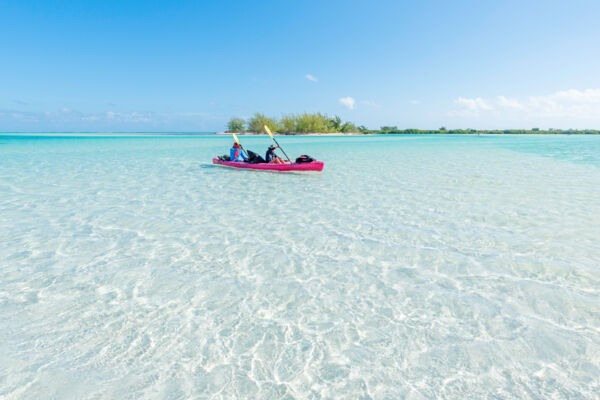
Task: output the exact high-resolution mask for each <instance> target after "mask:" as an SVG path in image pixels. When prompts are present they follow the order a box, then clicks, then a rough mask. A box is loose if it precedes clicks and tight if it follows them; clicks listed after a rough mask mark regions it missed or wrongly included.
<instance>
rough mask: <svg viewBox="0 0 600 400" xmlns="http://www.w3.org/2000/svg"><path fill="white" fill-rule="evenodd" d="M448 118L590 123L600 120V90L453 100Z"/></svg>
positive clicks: (566, 123)
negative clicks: (452, 107) (453, 105)
mask: <svg viewBox="0 0 600 400" xmlns="http://www.w3.org/2000/svg"><path fill="white" fill-rule="evenodd" d="M454 104H455V106H456V108H455V109H454V110H451V111H450V112H449V113H448V116H451V117H459V118H460V117H465V118H469V117H470V118H479V119H480V121H483V120H484V118H485V119H486V120H488V121H499V122H502V123H506V122H507V121H510V122H511V123H534V124H538V125H539V124H540V123H544V122H547V123H551V124H553V125H556V124H559V125H562V126H565V127H574V126H584V127H585V126H589V125H590V124H594V125H596V124H598V123H600V89H595V88H590V89H584V90H579V89H567V90H559V91H557V92H554V93H549V94H545V95H533V96H520V97H509V96H504V95H499V96H496V97H492V98H481V97H474V98H465V97H458V98H457V99H455V100H454Z"/></svg>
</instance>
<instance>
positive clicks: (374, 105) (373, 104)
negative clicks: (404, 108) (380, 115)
mask: <svg viewBox="0 0 600 400" xmlns="http://www.w3.org/2000/svg"><path fill="white" fill-rule="evenodd" d="M360 104H364V105H365V106H369V107H375V108H381V105H379V104H377V103H376V102H375V101H374V100H363V101H361V102H360Z"/></svg>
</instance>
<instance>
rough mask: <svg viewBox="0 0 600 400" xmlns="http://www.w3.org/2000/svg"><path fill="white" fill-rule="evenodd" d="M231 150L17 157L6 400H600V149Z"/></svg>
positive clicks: (1, 178) (304, 146)
mask: <svg viewBox="0 0 600 400" xmlns="http://www.w3.org/2000/svg"><path fill="white" fill-rule="evenodd" d="M242 141H243V143H244V144H245V145H246V147H248V148H250V149H255V150H259V151H262V150H263V149H265V148H266V147H267V145H268V144H269V142H268V141H267V138H248V137H244V138H242ZM230 142H231V139H230V138H224V137H214V136H205V137H169V138H160V137H121V138H114V137H111V138H95V137H79V138H74V137H69V138H61V137H42V138H40V137H15V136H0V398H2V397H7V398H27V399H29V398H30V399H38V398H77V399H79V398H132V397H135V398H138V397H151V398H152V397H155V398H174V399H175V398H234V397H238V398H273V399H279V398H333V397H336V398H374V399H383V398H409V399H420V398H435V397H445V398H481V397H497V398H593V397H594V396H597V393H599V392H600V383H599V379H598V377H599V376H600V306H599V305H600V240H599V239H600V189H599V188H600V137H584V136H542V137H532V136H511V137H493V136H463V137H457V136H454V137H450V136H382V137H377V136H369V137H348V138H338V137H282V138H281V139H280V142H281V143H282V144H283V145H284V149H285V150H286V151H287V152H288V154H290V155H294V156H297V155H299V154H303V153H307V154H310V155H312V156H314V157H316V158H319V159H322V160H324V161H325V170H324V171H323V172H322V173H321V174H311V175H307V174H297V175H291V174H277V173H266V172H254V171H239V170H231V169H226V168H220V167H213V166H212V165H211V164H210V160H211V158H212V156H214V155H216V154H223V153H226V152H227V151H228V146H229V145H230V144H231V143H230Z"/></svg>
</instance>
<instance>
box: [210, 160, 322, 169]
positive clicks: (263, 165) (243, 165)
mask: <svg viewBox="0 0 600 400" xmlns="http://www.w3.org/2000/svg"><path fill="white" fill-rule="evenodd" d="M213 164H215V165H222V166H224V167H232V168H242V169H256V170H259V171H279V172H293V171H322V170H323V166H324V165H325V164H324V163H323V161H311V162H308V163H289V164H270V163H260V164H250V163H246V162H238V161H222V160H219V159H218V158H213Z"/></svg>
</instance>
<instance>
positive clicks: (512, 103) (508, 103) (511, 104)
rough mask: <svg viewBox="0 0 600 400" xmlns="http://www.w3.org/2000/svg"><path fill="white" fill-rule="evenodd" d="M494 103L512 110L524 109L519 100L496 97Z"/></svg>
mask: <svg viewBox="0 0 600 400" xmlns="http://www.w3.org/2000/svg"><path fill="white" fill-rule="evenodd" d="M496 103H497V104H498V106H500V107H504V108H512V109H514V110H523V109H524V108H525V106H524V105H523V104H522V103H521V102H520V101H519V100H517V99H511V98H508V97H504V96H498V97H497V98H496Z"/></svg>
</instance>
